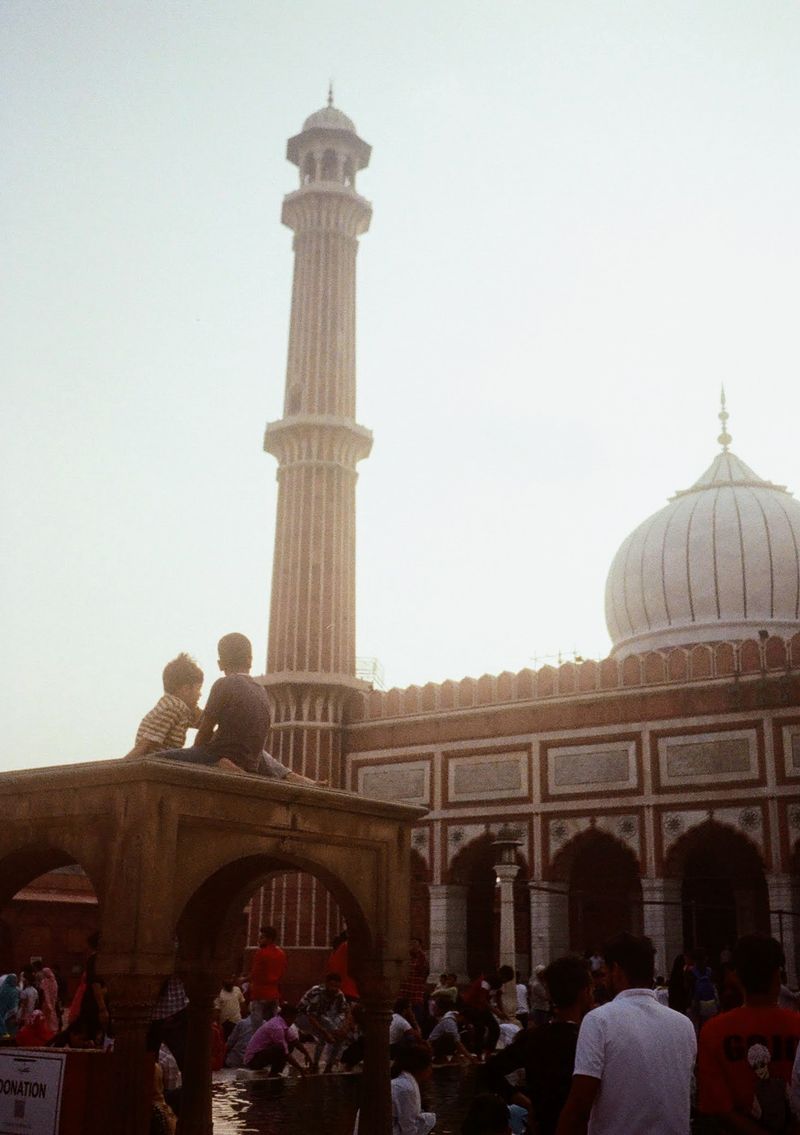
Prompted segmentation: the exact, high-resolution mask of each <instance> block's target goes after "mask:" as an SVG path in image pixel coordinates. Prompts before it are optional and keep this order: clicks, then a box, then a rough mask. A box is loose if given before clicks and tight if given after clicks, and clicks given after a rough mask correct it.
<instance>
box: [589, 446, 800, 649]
mask: <svg viewBox="0 0 800 1135" xmlns="http://www.w3.org/2000/svg"><path fill="white" fill-rule="evenodd" d="M723 440H724V441H726V442H727V441H729V440H730V438H729V437H727V435H725V437H724V438H720V441H723ZM606 623H607V625H608V631H609V634H610V635H611V640H612V642H613V648H612V654H613V655H615V656H617V657H622V656H624V655H626V654H634V653H640V652H642V651H645V650H653V649H655V650H657V649H660V648H664V647H670V646H678V645H688V644H691V643H697V642H712V641H719V640H723V639H727V640H737V639H744V638H754V637H756V636H757V634H758V632H759V631H760V630H766V631H767V632H768V633H769V634H776V635H781V636H785V637H789V636H791V635H793V634H795V633H796V632H797V631H798V630H800V503H798V501H796V500H795V499H794V497H793V496H792V494H791V493H789V492H787V490H786V489H785V488H784V487H783V486H782V485H773V484H772V483H771V482H770V481H765V480H763V479H762V478H761V477H759V476H758V475H757V474H756V473H754V472H753V470H752V469H750V468H749V467H748V466H747V465H746V464H745V463H744V461H742V460H741V459H740V458H738V457H737V456H736V455H735V454H734V453H731V452H729V451H728V447H727V444H725V445H724V448H723V451H722V453H720V454H718V455H717V457H716V458H715V459H714V461H713V462H712V464H711V465H710V466H709V468H708V469H707V470H706V471H705V473H703V475H702V476H701V477H700V478H699V479H698V480H697V481H696V482H695V483H694V484H693V485H692V487H691V488H690V489H684V490H683V491H681V492H678V493H676V494H675V496H674V497H672V499H671V500H670V502H669V504H668V505H666V507H665V508H662V509H661V511H660V512H657V513H655V515H654V516H651V517H650V518H649V519H648V520H645V521H644V523H643V524H640V525H639V527H638V528H637V529H636V530H635V531H634V532H632V533H631V535H630V536H629V537H628V538H627V540H625V541H624V543H623V544H622V546H621V547H620V549H619V551H618V552H617V554H616V556H615V557H614V562H613V563H612V565H611V570H610V572H609V574H608V580H607V582H606Z"/></svg>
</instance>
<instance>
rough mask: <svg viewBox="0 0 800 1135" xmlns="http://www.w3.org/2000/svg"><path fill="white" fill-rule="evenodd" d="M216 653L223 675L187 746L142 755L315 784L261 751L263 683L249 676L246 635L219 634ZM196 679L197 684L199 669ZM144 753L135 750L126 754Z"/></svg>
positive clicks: (265, 716) (265, 714) (265, 704)
mask: <svg viewBox="0 0 800 1135" xmlns="http://www.w3.org/2000/svg"><path fill="white" fill-rule="evenodd" d="M217 651H218V655H219V658H218V662H219V668H220V670H222V671H223V673H224V675H225V676H224V677H223V678H218V679H217V680H216V682H215V683H214V685H213V686H212V687H211V692H210V693H209V695H208V701H207V702H206V708H205V709H204V710H203V715H202V718H201V719H200V723H199V728H198V730H197V737H196V739H195V743H194V745H190V746H189V747H188V748H186V749H184V748H163V747H159V746H158V745H156V746H154V747H153V748H152V749H148V750H147V751H146V752H147V755H153V756H157V757H162V758H166V759H167V760H173V761H181V762H183V763H186V764H194V765H207V766H216V767H217V768H220V769H227V770H228V771H229V772H236V773H252V774H255V775H266V776H272V777H277V776H278V774H279V773H280V777H279V779H282V780H283V779H285V780H291V781H299V782H302V783H305V784H314V783H315V782H314V781H312V780H309V779H308V778H307V777H305V776H300V775H299V773H295V772H292V771H291V770H290V769H287V768H286V767H285V766H284V765H282V764H281V763H280V762H279V761H276V760H275V759H274V758H273V757H270V756H269V754H267V753H265V752H264V744H265V742H266V738H267V733H268V731H269V723H270V722H269V701H268V699H267V693H266V690H265V689H264V687H263V686H261V685H259V683H258V682H257V681H256V680H255V678H252V677H251V676H250V668H251V667H252V665H253V648H252V646H251V644H250V640H249V638H247V637H246V636H245V635H243V634H238V633H236V632H233V633H231V634H226V635H223V636H222V638H221V639H220V640H219V642H218V644H217ZM200 680H201V683H202V673H200ZM179 696H181V695H179ZM199 696H200V690H199V688H198V689H197V697H199ZM162 700H163V699H162ZM160 704H161V703H160V702H159V705H160ZM196 704H197V699H195V705H196ZM156 709H158V706H156ZM153 712H155V711H153ZM148 716H150V715H148ZM145 720H146V719H145ZM142 724H143V725H144V722H143V723H142ZM140 731H141V727H140ZM184 737H185V729H184ZM137 741H138V735H137ZM143 755H145V753H143V752H141V751H139V752H137V749H136V748H134V749H133V750H132V752H130V753H129V754H128V757H138V756H143Z"/></svg>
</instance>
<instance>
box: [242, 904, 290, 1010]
mask: <svg viewBox="0 0 800 1135" xmlns="http://www.w3.org/2000/svg"><path fill="white" fill-rule="evenodd" d="M277 937H278V935H277V934H276V933H275V930H274V928H273V927H272V926H262V927H261V930H260V937H259V939H258V950H257V951H256V953H255V954H253V960H252V962H251V963H250V990H249V992H250V1008H251V1010H252V1008H253V1006H254V1005H260V1006H261V1012H262V1019H263V1020H265V1021H268V1020H269V1019H270V1017H274V1015H275V1013H276V1012H277V1009H278V1002H279V1001H280V996H281V991H280V988H279V983H280V980H281V978H282V977H283V975H284V973H285V972H286V954H285V953H284V951H283V950H282V949H281V948H280V946H278V945H276V944H275V939H276V938H277Z"/></svg>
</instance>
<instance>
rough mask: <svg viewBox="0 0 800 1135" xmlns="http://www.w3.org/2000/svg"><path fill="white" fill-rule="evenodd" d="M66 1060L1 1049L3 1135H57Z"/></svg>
mask: <svg viewBox="0 0 800 1135" xmlns="http://www.w3.org/2000/svg"><path fill="white" fill-rule="evenodd" d="M66 1059H67V1056H66V1053H64V1052H47V1051H46V1050H45V1049H42V1051H41V1052H31V1051H27V1052H24V1051H21V1050H20V1049H18V1048H0V1135H58V1120H59V1116H60V1114H61V1089H62V1087H63V1085H64V1065H65V1063H66Z"/></svg>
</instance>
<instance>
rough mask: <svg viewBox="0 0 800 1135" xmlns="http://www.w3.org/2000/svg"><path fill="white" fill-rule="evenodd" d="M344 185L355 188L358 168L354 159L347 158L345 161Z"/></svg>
mask: <svg viewBox="0 0 800 1135" xmlns="http://www.w3.org/2000/svg"><path fill="white" fill-rule="evenodd" d="M344 183H345V185H347V186H348V187H350V188H352V187H354V186H355V183H356V167H355V165H354V164H353V159H352V158H345V160H344Z"/></svg>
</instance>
